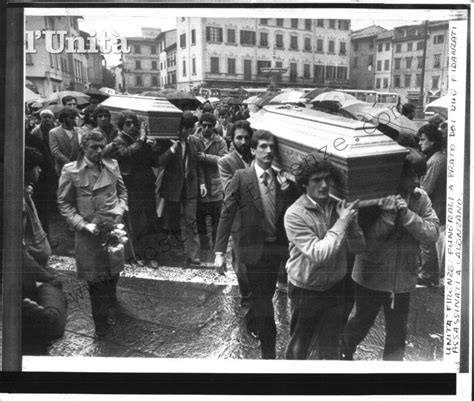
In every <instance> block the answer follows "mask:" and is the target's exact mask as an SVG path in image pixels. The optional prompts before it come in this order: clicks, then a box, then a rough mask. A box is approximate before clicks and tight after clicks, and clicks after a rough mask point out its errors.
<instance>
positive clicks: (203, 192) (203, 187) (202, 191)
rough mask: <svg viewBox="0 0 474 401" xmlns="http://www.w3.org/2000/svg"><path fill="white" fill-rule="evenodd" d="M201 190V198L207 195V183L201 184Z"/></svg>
mask: <svg viewBox="0 0 474 401" xmlns="http://www.w3.org/2000/svg"><path fill="white" fill-rule="evenodd" d="M199 190H200V193H201V198H204V197H206V195H207V189H206V185H205V184H201V185H200V186H199Z"/></svg>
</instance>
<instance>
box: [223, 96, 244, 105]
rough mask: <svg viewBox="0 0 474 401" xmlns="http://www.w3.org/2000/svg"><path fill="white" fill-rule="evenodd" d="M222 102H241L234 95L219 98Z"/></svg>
mask: <svg viewBox="0 0 474 401" xmlns="http://www.w3.org/2000/svg"><path fill="white" fill-rule="evenodd" d="M221 103H222V104H242V101H241V100H239V99H236V98H235V97H230V96H229V97H225V98H223V99H221Z"/></svg>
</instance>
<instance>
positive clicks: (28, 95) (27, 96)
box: [23, 87, 43, 103]
mask: <svg viewBox="0 0 474 401" xmlns="http://www.w3.org/2000/svg"><path fill="white" fill-rule="evenodd" d="M23 98H24V100H25V102H27V103H29V102H33V101H35V100H38V101H39V100H41V99H42V98H43V96H41V95H39V94H37V93H35V92H33V91H32V90H31V89H29V88H27V87H25V88H23Z"/></svg>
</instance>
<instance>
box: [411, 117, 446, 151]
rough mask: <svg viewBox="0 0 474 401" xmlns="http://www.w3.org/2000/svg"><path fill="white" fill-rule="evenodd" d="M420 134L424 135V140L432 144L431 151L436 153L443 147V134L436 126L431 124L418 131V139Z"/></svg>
mask: <svg viewBox="0 0 474 401" xmlns="http://www.w3.org/2000/svg"><path fill="white" fill-rule="evenodd" d="M421 134H425V136H426V138H427V139H428V140H429V141H431V142H433V147H432V150H433V151H435V152H436V151H438V150H440V149H441V148H442V147H443V133H442V132H441V131H440V130H439V129H438V127H437V126H435V125H431V124H425V125H423V126H422V127H421V128H420V129H419V130H418V134H417V136H418V138H419V137H420V136H421Z"/></svg>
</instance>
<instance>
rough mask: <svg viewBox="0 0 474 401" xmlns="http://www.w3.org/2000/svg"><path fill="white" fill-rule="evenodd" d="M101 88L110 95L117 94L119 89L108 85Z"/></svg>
mask: <svg viewBox="0 0 474 401" xmlns="http://www.w3.org/2000/svg"><path fill="white" fill-rule="evenodd" d="M99 90H100V91H102V92H105V93H108V94H109V95H116V94H117V91H116V90H115V89H112V88H107V87H106V86H104V87H102V88H100V89H99Z"/></svg>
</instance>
